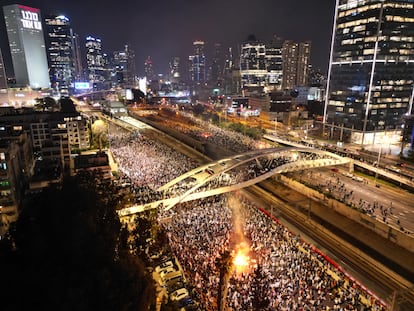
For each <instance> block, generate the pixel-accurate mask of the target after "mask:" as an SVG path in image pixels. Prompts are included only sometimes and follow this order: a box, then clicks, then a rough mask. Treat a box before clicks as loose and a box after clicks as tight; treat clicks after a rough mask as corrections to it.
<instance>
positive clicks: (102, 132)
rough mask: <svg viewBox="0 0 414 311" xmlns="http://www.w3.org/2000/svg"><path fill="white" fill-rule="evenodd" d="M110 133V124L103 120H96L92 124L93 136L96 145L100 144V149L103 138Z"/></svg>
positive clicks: (100, 149)
mask: <svg viewBox="0 0 414 311" xmlns="http://www.w3.org/2000/svg"><path fill="white" fill-rule="evenodd" d="M107 133H108V124H106V123H105V122H104V121H103V120H100V119H98V120H96V121H95V122H94V123H93V124H92V136H93V138H94V139H93V140H94V141H93V143H94V145H95V146H96V145H98V147H99V151H102V138H103V137H104V136H106V134H107Z"/></svg>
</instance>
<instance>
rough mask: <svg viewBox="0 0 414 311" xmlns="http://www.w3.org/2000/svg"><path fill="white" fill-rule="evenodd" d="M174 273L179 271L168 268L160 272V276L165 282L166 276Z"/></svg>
mask: <svg viewBox="0 0 414 311" xmlns="http://www.w3.org/2000/svg"><path fill="white" fill-rule="evenodd" d="M173 272H177V271H176V270H175V269H174V268H173V267H167V268H165V269H163V270H161V271H160V272H159V274H160V277H161V279H162V280H165V276H166V275H168V274H170V273H173Z"/></svg>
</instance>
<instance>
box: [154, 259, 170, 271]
mask: <svg viewBox="0 0 414 311" xmlns="http://www.w3.org/2000/svg"><path fill="white" fill-rule="evenodd" d="M167 268H174V263H173V262H172V261H171V260H168V261H165V262H163V263H161V264H160V265H159V266H156V267H155V271H156V272H158V273H160V272H161V271H162V270H165V269H167Z"/></svg>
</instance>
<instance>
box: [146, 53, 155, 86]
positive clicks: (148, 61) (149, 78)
mask: <svg viewBox="0 0 414 311" xmlns="http://www.w3.org/2000/svg"><path fill="white" fill-rule="evenodd" d="M144 70H145V76H146V77H147V81H148V82H151V81H152V80H153V79H154V76H155V74H154V68H153V66H152V60H151V56H148V57H147V59H146V60H145V63H144Z"/></svg>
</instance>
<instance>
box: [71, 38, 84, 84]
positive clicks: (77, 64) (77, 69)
mask: <svg viewBox="0 0 414 311" xmlns="http://www.w3.org/2000/svg"><path fill="white" fill-rule="evenodd" d="M72 47H73V52H72V55H73V74H74V78H75V81H84V80H85V73H84V70H83V65H82V54H81V44H80V42H79V35H78V34H77V33H73V36H72Z"/></svg>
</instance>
